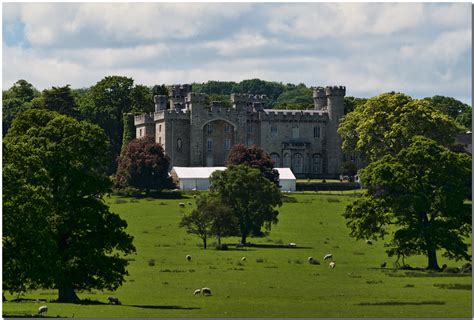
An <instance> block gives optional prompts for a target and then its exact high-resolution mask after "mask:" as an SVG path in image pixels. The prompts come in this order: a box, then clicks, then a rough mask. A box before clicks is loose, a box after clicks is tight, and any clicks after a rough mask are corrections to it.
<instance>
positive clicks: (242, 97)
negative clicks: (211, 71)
mask: <svg viewBox="0 0 474 320" xmlns="http://www.w3.org/2000/svg"><path fill="white" fill-rule="evenodd" d="M230 101H231V103H232V108H234V109H236V110H237V111H243V110H246V108H247V104H248V102H249V97H248V95H246V94H242V93H232V94H231V95H230Z"/></svg>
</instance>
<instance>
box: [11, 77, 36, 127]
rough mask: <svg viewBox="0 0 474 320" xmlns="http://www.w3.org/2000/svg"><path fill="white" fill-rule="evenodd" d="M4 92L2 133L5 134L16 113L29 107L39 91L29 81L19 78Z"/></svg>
mask: <svg viewBox="0 0 474 320" xmlns="http://www.w3.org/2000/svg"><path fill="white" fill-rule="evenodd" d="M2 94H3V97H2V124H3V129H2V133H3V135H5V134H6V133H7V131H8V129H9V128H10V126H11V124H12V122H13V119H15V117H16V115H17V114H19V113H20V112H23V111H25V110H27V109H29V108H30V107H31V105H30V102H31V100H33V99H34V98H35V97H37V96H38V95H39V92H38V90H36V89H35V88H34V87H33V85H32V84H31V83H29V82H28V81H26V80H18V81H17V82H15V83H14V84H13V86H12V87H11V88H10V89H8V90H6V91H3V92H2Z"/></svg>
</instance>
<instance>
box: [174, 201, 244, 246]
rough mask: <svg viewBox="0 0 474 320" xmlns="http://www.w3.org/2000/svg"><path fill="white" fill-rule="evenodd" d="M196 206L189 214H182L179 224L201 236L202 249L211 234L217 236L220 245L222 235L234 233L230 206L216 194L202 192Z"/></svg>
mask: <svg viewBox="0 0 474 320" xmlns="http://www.w3.org/2000/svg"><path fill="white" fill-rule="evenodd" d="M196 206H197V208H196V209H194V210H193V211H192V212H191V213H190V214H185V215H183V217H182V219H181V222H180V224H179V226H180V227H181V228H185V229H186V232H187V233H190V234H195V235H197V236H198V237H199V238H201V239H202V241H203V245H204V249H206V248H207V239H208V238H209V237H211V236H215V237H216V238H217V243H218V246H219V247H220V245H221V238H222V237H226V236H231V235H234V234H236V232H237V230H238V225H237V219H236V217H235V216H234V215H233V212H232V210H231V208H229V207H228V206H227V205H225V204H224V203H223V202H222V201H221V199H220V198H219V197H218V196H216V195H214V194H203V195H201V196H200V197H199V198H198V199H197V201H196Z"/></svg>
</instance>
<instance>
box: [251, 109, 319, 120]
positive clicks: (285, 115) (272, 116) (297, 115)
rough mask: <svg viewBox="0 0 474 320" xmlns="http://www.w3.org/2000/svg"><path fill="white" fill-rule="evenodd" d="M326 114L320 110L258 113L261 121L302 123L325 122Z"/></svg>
mask: <svg viewBox="0 0 474 320" xmlns="http://www.w3.org/2000/svg"><path fill="white" fill-rule="evenodd" d="M327 118H328V113H327V112H325V111H321V110H276V109H265V110H264V112H261V113H260V120H262V121H278V122H286V121H291V122H294V121H304V122H325V121H326V120H327Z"/></svg>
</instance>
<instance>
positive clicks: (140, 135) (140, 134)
mask: <svg viewBox="0 0 474 320" xmlns="http://www.w3.org/2000/svg"><path fill="white" fill-rule="evenodd" d="M138 136H139V137H140V138H141V137H142V129H140V133H139V134H138Z"/></svg>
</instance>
